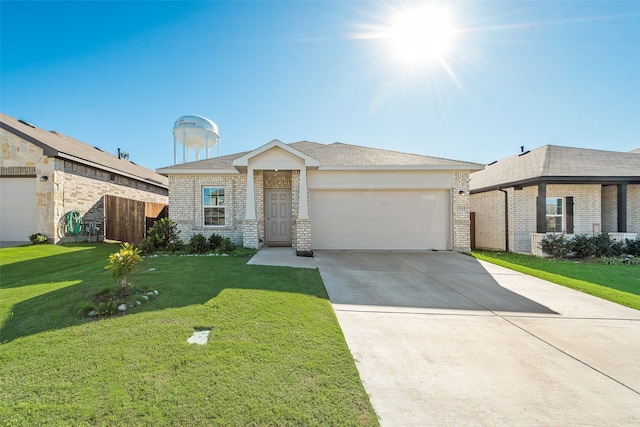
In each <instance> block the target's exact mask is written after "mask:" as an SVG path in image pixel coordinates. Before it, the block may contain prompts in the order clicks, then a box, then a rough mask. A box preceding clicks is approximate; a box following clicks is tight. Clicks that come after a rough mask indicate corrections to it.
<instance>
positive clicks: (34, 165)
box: [0, 130, 168, 243]
mask: <svg viewBox="0 0 640 427" xmlns="http://www.w3.org/2000/svg"><path fill="white" fill-rule="evenodd" d="M0 144H1V150H2V164H1V168H2V172H1V174H2V175H3V176H12V175H14V174H18V173H19V172H20V170H21V168H25V167H26V168H31V169H32V170H33V171H34V172H35V176H34V178H32V179H35V183H36V206H35V207H34V208H35V209H36V230H33V231H32V232H33V233H36V232H40V233H44V234H46V235H47V236H48V237H49V239H50V241H52V242H53V243H60V242H68V241H75V237H73V236H70V235H68V234H67V233H66V232H65V227H64V224H65V216H66V213H67V212H69V211H73V210H77V211H78V212H80V214H81V215H82V217H83V223H89V222H94V223H96V224H97V226H98V230H97V231H98V234H97V236H96V239H97V240H102V239H103V237H104V234H103V233H104V227H103V224H104V196H105V195H113V196H118V197H124V198H128V199H134V200H140V201H146V202H153V203H161V204H166V203H167V202H168V198H167V189H166V188H163V187H160V186H154V185H151V184H149V183H146V182H142V181H137V180H135V179H132V178H129V177H126V176H122V175H118V174H117V173H112V172H107V171H104V170H101V169H99V168H96V167H92V166H88V165H85V164H82V163H80V162H73V161H70V160H64V159H60V158H51V157H48V156H46V155H44V152H43V150H42V148H40V147H38V146H36V145H35V144H33V143H31V142H28V141H25V140H23V139H22V138H20V137H18V136H16V135H14V134H13V133H10V132H7V131H4V130H0ZM41 177H46V180H45V179H44V178H41ZM26 237H27V236H25V239H26Z"/></svg>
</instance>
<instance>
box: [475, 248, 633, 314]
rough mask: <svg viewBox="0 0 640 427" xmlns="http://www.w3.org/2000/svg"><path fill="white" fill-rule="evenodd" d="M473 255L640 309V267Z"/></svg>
mask: <svg viewBox="0 0 640 427" xmlns="http://www.w3.org/2000/svg"><path fill="white" fill-rule="evenodd" d="M472 255H473V256H474V257H475V258H477V259H481V260H483V261H488V262H491V263H493V264H497V265H500V266H503V267H507V268H510V269H512V270H516V271H520V272H522V273H525V274H529V275H531V276H535V277H539V278H541V279H544V280H548V281H550V282H553V283H557V284H559V285H562V286H566V287H569V288H572V289H576V290H579V291H582V292H584V293H587V294H590V295H594V296H597V297H599V298H603V299H606V300H609V301H613V302H615V303H618V304H621V305H625V306H627V307H631V308H635V309H636V310H640V266H639V265H605V264H599V263H596V262H577V261H573V260H560V261H559V260H555V259H553V258H540V257H536V256H534V255H524V254H516V253H509V252H491V251H473V253H472Z"/></svg>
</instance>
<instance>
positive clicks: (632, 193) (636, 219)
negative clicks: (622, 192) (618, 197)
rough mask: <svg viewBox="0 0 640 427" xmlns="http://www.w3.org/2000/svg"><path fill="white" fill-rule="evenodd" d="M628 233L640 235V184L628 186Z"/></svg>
mask: <svg viewBox="0 0 640 427" xmlns="http://www.w3.org/2000/svg"><path fill="white" fill-rule="evenodd" d="M627 232H629V233H636V234H638V235H640V184H631V185H628V186H627Z"/></svg>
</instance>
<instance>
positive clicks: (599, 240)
mask: <svg viewBox="0 0 640 427" xmlns="http://www.w3.org/2000/svg"><path fill="white" fill-rule="evenodd" d="M591 239H592V240H593V243H594V246H595V249H596V252H595V256H596V257H598V258H600V257H613V256H620V255H622V242H616V241H614V240H611V237H609V235H608V234H607V233H602V234H600V235H598V236H594V237H592V238H591Z"/></svg>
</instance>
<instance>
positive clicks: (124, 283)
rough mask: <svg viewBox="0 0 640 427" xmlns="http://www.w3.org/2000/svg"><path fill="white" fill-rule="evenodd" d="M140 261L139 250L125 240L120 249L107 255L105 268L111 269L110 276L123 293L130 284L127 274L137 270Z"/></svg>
mask: <svg viewBox="0 0 640 427" xmlns="http://www.w3.org/2000/svg"><path fill="white" fill-rule="evenodd" d="M140 261H142V258H140V250H139V249H138V248H136V247H134V246H133V245H132V244H131V243H126V242H125V243H123V244H122V249H120V250H119V251H118V252H116V253H114V254H111V255H109V265H107V266H106V267H105V270H111V277H112V278H113V279H114V280H115V281H116V282H117V283H118V284H119V285H120V287H121V290H122V294H123V295H124V294H125V293H126V292H127V289H128V288H129V287H131V286H132V284H131V283H129V276H130V275H131V274H133V273H135V272H136V271H138V266H137V265H138V263H139V262H140Z"/></svg>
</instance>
